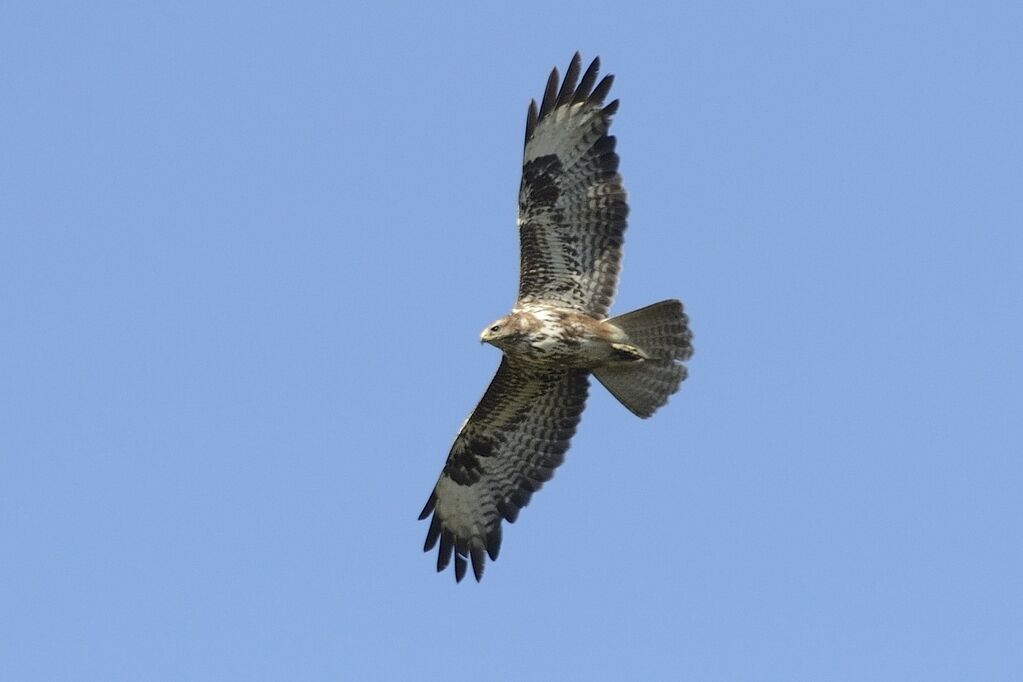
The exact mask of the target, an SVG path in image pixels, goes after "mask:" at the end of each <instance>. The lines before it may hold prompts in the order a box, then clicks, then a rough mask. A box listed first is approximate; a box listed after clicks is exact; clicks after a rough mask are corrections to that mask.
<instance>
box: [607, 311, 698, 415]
mask: <svg viewBox="0 0 1023 682" xmlns="http://www.w3.org/2000/svg"><path fill="white" fill-rule="evenodd" d="M608 322H610V323H611V324H613V325H615V326H616V327H618V328H619V329H621V330H622V331H624V332H625V333H626V334H627V335H628V337H629V340H630V341H631V342H632V343H634V344H635V345H636V346H637V347H638V348H639V349H640V350H642V351H643V352H644V353H646V354H647V355H648V356H649V359H647V360H636V361H631V362H622V363H614V364H611V365H607V366H605V367H600V368H598V369H595V370H594V371H593V375H594V376H595V377H597V379H598V380H599V381H600V383H602V384H603V385H604V387H605V388H607V390H608V391H610V392H611V395H613V396H614V397H615V398H617V399H618V400H619V402H621V403H622V404H623V405H625V407H627V408H629V410H631V411H632V412H633V413H634V414H635V415H637V416H639V417H642V418H644V419H645V418H647V417H649V416H650V415H652V414H653V413H654V412H655V411H656V410H657V408H659V407H661V406H662V405H664V404H665V403H666V402H668V396H670V395H671V394H673V393H674V392H675V391H677V390H678V387H679V384H681V383H682V381H683V380H684V379H685V378H686V368H685V366H683V365H682V364H681V361H684V360H688V359H689V358H690V357H691V356H692V354H693V346H692V338H693V335H692V332H691V331H690V330H689V318H688V317H687V316H686V314H685V312H684V311H683V308H682V303H681V302H680V301H675V300H670V301H661V302H660V303H654V304H653V305H649V306H647V307H645V308H640V309H639V310H634V311H632V312H631V313H625V314H624V315H619V316H618V317H613V318H611V319H610V320H608Z"/></svg>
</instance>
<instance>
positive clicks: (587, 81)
mask: <svg viewBox="0 0 1023 682" xmlns="http://www.w3.org/2000/svg"><path fill="white" fill-rule="evenodd" d="M599 71H600V57H594V59H593V61H592V62H590V65H589V66H588V67H587V68H586V73H584V74H583V79H582V81H581V82H580V83H579V87H577V88H576V89H575V97H574V98H573V99H572V102H573V103H575V104H578V103H579V102H585V101H586V99H587V98H588V97H589V96H590V90H591V89H593V84H594V83H596V82H597V73H598V72H599Z"/></svg>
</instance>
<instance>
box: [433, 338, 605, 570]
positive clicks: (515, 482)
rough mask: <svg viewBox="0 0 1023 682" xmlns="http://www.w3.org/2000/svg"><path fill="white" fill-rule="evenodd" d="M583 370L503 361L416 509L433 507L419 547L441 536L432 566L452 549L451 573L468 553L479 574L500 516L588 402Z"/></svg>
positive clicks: (550, 458) (534, 486)
mask: <svg viewBox="0 0 1023 682" xmlns="http://www.w3.org/2000/svg"><path fill="white" fill-rule="evenodd" d="M588 376H589V373H588V372H587V371H586V370H580V369H560V368H559V369H550V368H538V367H535V366H527V365H522V364H517V363H514V361H510V360H508V359H507V358H504V359H503V360H502V361H501V366H500V367H499V368H498V370H497V375H496V376H495V377H494V379H493V381H491V383H490V387H489V388H488V389H487V392H486V393H485V394H484V395H483V398H482V399H481V400H480V403H479V405H477V406H476V409H475V410H474V411H473V413H472V415H470V416H469V418H468V419H467V420H466V422H465V424H464V425H463V426H462V429H461V431H460V432H459V434H458V436H457V437H456V438H455V443H454V445H452V446H451V452H450V454H449V455H448V459H447V462H446V463H445V465H444V470H443V471H442V472H441V475H440V479H439V480H438V481H437V485H436V487H435V488H434V490H433V493H432V494H431V495H430V499H429V500H427V502H426V506H425V507H423V511H422V513H421V514H420V515H419V518H420V519H425V518H426V517H427V516H429V515H430V513H431V512H432V513H433V518H432V519H431V520H430V529H429V531H428V532H427V536H426V545H425V547H424V550H425V551H427V552H428V551H430V550H431V549H433V547H434V546H435V545H436V544H437V541H438V540H440V552H439V554H438V555H437V570H438V571H442V570H444V568H445V567H446V566H447V565H448V563H449V562H450V561H451V556H452V553H453V554H454V557H455V579H456V580H459V581H461V579H462V578H463V577H464V576H465V569H466V565H467V564H466V560H467V559H468V560H471V561H472V569H473V572H474V573H475V575H476V580H480V579H481V578H482V576H483V565H484V563H485V561H486V555H487V554H489V555H490V558H491V559H497V553H498V550H499V549H500V547H501V519H502V518H503V519H506V520H507V521H508V522H514V521H515V519H516V518H517V517H518V515H519V510H520V509H521V508H522V507H525V506H526V504H528V503H529V498H530V496H531V495H532V494H533V493H534V492H536V491H537V490H539V489H540V487H541V486H542V485H543V483H544V481H547V480H549V479H550V478H551V477H552V476H553V475H554V469H555V468H557V466H558V465H559V464H561V462H562V460H563V459H564V454H565V451H566V450H568V445H569V440H570V439H571V438H572V435H573V434H574V433H575V429H576V426H577V425H578V424H579V419H580V416H581V414H582V411H583V407H584V406H585V404H586V392H587V390H588V387H589V378H588Z"/></svg>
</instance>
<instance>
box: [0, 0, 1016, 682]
mask: <svg viewBox="0 0 1023 682" xmlns="http://www.w3.org/2000/svg"><path fill="white" fill-rule="evenodd" d="M3 14H4V20H3V21H2V22H0V86H2V91H3V93H4V95H3V105H2V106H0V156H2V159H3V161H2V163H0V319H2V320H3V322H2V325H0V349H2V353H0V382H2V388H0V399H2V409H0V468H2V471H0V585H3V586H4V587H3V589H2V590H0V612H2V613H3V614H4V616H3V618H2V619H0V677H2V678H3V679H8V680H57V679H67V680H139V679H146V680H163V679H167V680H172V679H173V680H184V679H187V680H226V679H244V680H263V679H265V680H278V679H302V680H320V679H395V680H399V679H441V678H444V679H451V678H455V679H457V678H459V677H463V676H464V677H468V676H473V677H478V676H481V675H487V676H491V677H492V678H494V679H531V678H536V677H546V678H558V677H560V678H567V679H622V678H626V679H627V678H631V679H680V678H689V679H699V680H752V679H756V680H764V679H778V680H821V679H827V680H865V679H890V680H908V679H921V680H923V679H926V680H936V679H950V680H955V679H989V680H993V679H1010V678H1012V677H1014V676H1015V675H1018V674H1019V670H1020V668H1021V667H1023V656H1021V654H1020V651H1021V647H1020V644H1021V642H1023V615H1021V614H1023V581H1021V577H1020V576H1023V542H1021V531H1020V519H1021V518H1023V504H1021V501H1020V489H1021V486H1023V464H1021V463H1020V454H1021V452H1023V438H1021V435H1023V428H1021V424H1020V422H1021V420H1020V413H1021V404H1023V389H1021V386H1023V363H1021V361H1020V355H1019V342H1018V339H1019V338H1020V336H1021V333H1023V325H1021V322H1020V320H1021V313H1023V305H1021V295H1020V292H1021V289H1023V256H1021V254H1023V238H1021V236H1020V233H1021V227H1023V198H1021V197H1023V193H1021V191H1020V189H1021V186H1023V162H1021V159H1023V142H1021V140H1023V135H1021V126H1020V121H1021V120H1023V75H1021V74H1023V72H1021V70H1020V67H1019V65H1020V63H1023V49H1021V47H1020V45H1021V44H1020V40H1019V36H1020V35H1021V31H1023V11H1021V10H1020V9H1019V8H1018V6H1016V5H1010V4H1008V3H1006V4H1004V5H998V4H995V3H991V4H983V3H982V4H981V6H974V7H970V8H969V9H966V8H959V7H956V6H955V5H954V4H953V3H928V4H923V3H921V4H914V3H857V4H856V5H855V6H853V5H842V6H837V5H822V4H820V3H786V4H784V5H780V6H773V7H769V6H767V5H766V4H761V3H750V4H732V3H721V2H713V3H685V4H676V3H671V4H667V3H666V4H663V5H660V4H649V5H645V6H642V7H633V8H629V9H625V8H624V7H623V6H622V4H621V3H607V4H602V3H592V2H589V3H534V2H519V3H514V5H512V6H509V7H507V8H506V9H483V8H481V7H478V6H476V5H470V4H465V5H450V6H447V7H446V8H444V9H440V8H438V7H433V8H427V7H426V6H425V4H424V5H423V6H420V5H416V6H412V5H387V4H386V3H365V4H346V3H321V4H301V3H300V4H297V5H296V4H292V3H256V4H251V3H246V4H238V5H216V6H209V5H207V4H206V3H195V4H192V3H176V4H174V5H173V6H168V5H167V4H166V3H123V4H122V3H117V4H108V5H106V6H103V5H101V4H97V3H91V4H84V5H83V4H80V3H75V4H59V3H45V4H44V3H15V4H14V5H13V6H12V5H8V6H7V7H6V8H5V10H4V12H3ZM575 50H580V51H581V52H582V53H583V57H584V59H587V60H588V59H589V58H591V57H592V56H594V55H596V54H599V55H600V56H601V58H602V60H603V63H604V67H605V70H607V71H610V72H612V73H615V74H616V76H617V80H616V82H615V87H614V90H613V95H614V96H617V97H619V98H620V99H621V109H620V111H619V113H618V116H617V118H616V121H615V124H614V127H613V131H614V132H615V133H616V134H617V136H618V138H619V145H618V150H619V153H620V154H621V158H622V162H621V170H622V173H623V175H624V178H625V182H626V186H627V188H628V190H629V193H630V201H631V205H632V213H631V215H630V227H629V231H628V232H627V234H626V251H625V263H624V272H623V278H622V284H621V287H620V290H619V295H618V299H617V302H616V306H615V310H616V311H619V312H624V311H627V310H630V309H632V308H636V307H639V306H642V305H645V304H647V303H649V302H652V301H655V300H660V299H663V298H669V297H679V298H681V299H683V300H684V301H685V302H686V306H687V308H688V310H689V312H690V315H691V317H692V325H693V328H694V330H695V334H696V340H695V345H696V355H695V357H694V358H693V360H692V362H691V364H690V368H691V371H690V378H689V379H688V381H687V382H686V383H685V385H684V387H683V390H682V391H681V392H680V393H679V394H678V395H676V396H675V397H674V398H673V399H672V401H671V403H670V404H669V405H668V407H667V408H665V409H664V410H663V411H662V412H660V413H658V414H657V415H656V416H655V417H654V418H653V419H651V420H648V421H641V420H638V419H636V418H635V417H633V416H632V415H631V414H629V413H628V412H627V411H626V410H624V409H623V408H622V407H621V406H620V405H618V404H617V403H616V402H615V401H614V400H613V398H611V397H610V396H609V395H608V394H606V392H604V391H603V389H601V388H600V387H599V386H594V388H593V390H592V397H591V399H590V402H589V407H588V409H587V411H586V413H585V415H584V418H583V421H582V424H581V427H580V430H579V433H578V435H577V437H576V438H575V440H574V441H573V446H572V449H571V450H570V451H569V453H568V457H567V461H566V464H565V465H564V466H563V467H562V468H561V469H559V471H558V474H557V476H556V477H555V479H554V480H553V481H552V482H551V483H549V484H548V485H547V486H546V487H545V489H544V490H543V491H542V492H541V493H539V494H537V495H536V496H535V497H534V498H533V501H532V503H531V504H530V506H529V508H528V509H526V510H524V512H523V513H522V515H521V517H520V518H519V521H518V522H517V523H516V524H515V525H514V526H511V527H508V528H506V530H505V536H504V538H505V541H504V546H503V549H502V555H501V558H500V560H499V561H497V562H496V563H492V564H490V565H489V566H488V571H487V574H486V577H485V578H484V581H483V583H482V584H480V585H477V584H475V583H473V582H466V583H462V584H461V585H457V586H456V585H455V583H454V580H453V579H452V576H451V574H450V572H448V573H445V574H442V575H437V574H436V573H435V572H434V569H433V562H434V557H433V555H432V554H431V555H426V554H423V553H422V551H421V546H422V541H423V537H424V535H425V532H426V524H425V523H423V522H418V521H417V520H416V515H417V514H418V512H419V510H420V508H421V507H422V504H423V502H424V501H425V500H426V497H427V495H428V494H429V492H430V489H431V487H432V485H433V483H434V481H435V478H436V476H437V473H438V472H439V470H440V467H441V465H442V463H443V460H444V457H445V456H446V454H447V450H448V448H449V447H450V443H451V439H452V437H453V436H454V434H455V431H456V429H457V427H458V425H459V424H460V423H461V421H462V419H463V418H464V417H465V415H466V414H468V412H469V411H470V409H471V408H472V407H473V405H474V404H475V401H476V400H477V399H478V397H479V395H480V394H481V393H482V391H483V389H484V388H485V386H486V384H487V382H488V381H489V379H490V377H491V375H492V373H493V370H494V368H495V367H496V366H497V363H498V355H497V351H496V350H495V349H493V348H490V347H482V348H481V347H480V345H479V343H478V341H477V335H478V333H479V330H480V329H481V328H482V327H483V325H484V324H486V323H487V322H489V321H491V320H492V319H493V318H495V317H498V316H499V315H502V314H504V313H505V312H506V311H507V310H508V308H509V307H510V305H511V303H512V301H513V298H514V295H515V288H516V277H517V267H518V266H517V263H518V255H517V251H516V249H517V237H516V234H515V228H514V219H515V198H516V191H517V187H518V173H519V161H520V155H521V143H522V129H523V124H524V120H525V111H526V105H527V103H528V100H529V98H530V97H538V96H539V95H540V94H541V92H542V88H543V85H544V81H545V78H546V75H547V72H548V70H549V69H550V68H551V66H554V65H558V66H560V67H561V68H564V66H565V65H566V64H567V63H568V60H569V58H570V57H571V55H572V53H573V52H574V51H575Z"/></svg>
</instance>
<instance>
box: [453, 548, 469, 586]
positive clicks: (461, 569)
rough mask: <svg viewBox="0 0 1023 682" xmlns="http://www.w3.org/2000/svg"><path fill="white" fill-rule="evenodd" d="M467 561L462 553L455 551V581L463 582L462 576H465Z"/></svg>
mask: <svg viewBox="0 0 1023 682" xmlns="http://www.w3.org/2000/svg"><path fill="white" fill-rule="evenodd" d="M465 567H466V561H465V557H464V556H462V555H461V554H458V553H457V552H456V553H455V582H456V583H460V582H462V578H464V577H465Z"/></svg>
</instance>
